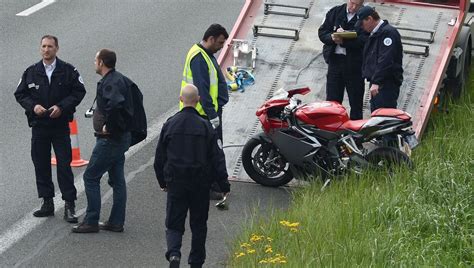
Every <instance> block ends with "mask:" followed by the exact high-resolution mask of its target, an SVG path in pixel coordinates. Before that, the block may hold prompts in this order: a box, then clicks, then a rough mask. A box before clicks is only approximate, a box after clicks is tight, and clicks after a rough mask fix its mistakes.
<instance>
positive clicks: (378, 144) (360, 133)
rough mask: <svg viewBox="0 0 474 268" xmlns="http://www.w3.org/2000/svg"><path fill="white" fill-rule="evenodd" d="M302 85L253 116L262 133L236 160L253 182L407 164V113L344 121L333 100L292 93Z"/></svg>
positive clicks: (410, 135)
mask: <svg viewBox="0 0 474 268" xmlns="http://www.w3.org/2000/svg"><path fill="white" fill-rule="evenodd" d="M310 91H311V90H310V89H309V88H307V87H305V88H297V89H292V90H289V91H280V94H278V95H276V96H275V97H273V98H272V99H270V100H268V101H266V102H265V103H264V104H263V105H262V106H261V107H260V108H259V109H258V110H257V113H256V115H257V116H258V119H259V120H260V123H261V124H262V128H263V132H261V133H258V134H256V135H254V136H253V137H252V138H251V139H250V140H249V141H248V142H247V143H246V144H245V146H244V148H243V150H242V164H243V166H244V169H245V171H246V172H247V174H248V175H249V176H250V177H251V178H252V179H253V180H254V181H255V182H257V183H259V184H262V185H265V186H273V187H278V186H281V185H285V184H287V183H288V182H290V181H291V180H292V179H293V178H294V177H308V176H315V175H316V176H320V177H322V178H323V180H325V181H327V178H329V177H328V176H334V175H340V174H343V173H345V172H347V171H349V170H353V171H356V172H361V171H362V169H363V168H370V167H372V168H388V169H391V168H393V167H394V166H397V165H407V166H411V165H412V163H411V160H410V157H409V155H410V153H411V150H412V149H413V148H415V147H416V146H417V144H418V141H417V139H416V136H415V132H414V131H413V130H412V121H411V116H410V114H408V113H406V112H404V111H401V110H398V109H389V108H382V109H378V110H376V111H374V112H373V113H372V115H371V118H370V119H364V120H349V117H348V115H347V112H346V109H345V108H344V107H343V106H342V105H341V104H339V103H337V102H331V101H321V102H313V103H309V104H301V100H299V99H297V98H296V97H295V96H294V95H297V94H301V95H306V94H308V93H309V92H310Z"/></svg>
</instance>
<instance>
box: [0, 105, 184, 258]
mask: <svg viewBox="0 0 474 268" xmlns="http://www.w3.org/2000/svg"><path fill="white" fill-rule="evenodd" d="M176 112H177V110H176V109H171V110H169V111H167V112H166V113H164V114H162V115H161V116H160V118H157V119H155V120H153V122H152V124H151V126H150V127H149V128H148V137H147V138H146V139H145V140H144V141H142V142H140V143H139V144H137V145H135V146H133V147H131V148H130V149H129V150H128V151H127V152H126V153H125V158H126V159H128V158H130V157H131V156H133V155H134V154H135V153H137V152H138V151H139V150H140V149H142V148H143V147H145V146H146V145H147V144H149V143H150V142H151V141H152V140H154V139H155V138H156V137H158V135H160V132H161V127H162V126H163V124H164V123H165V122H166V120H167V119H168V117H170V116H171V115H173V114H174V113H176ZM150 161H151V160H150ZM149 165H150V163H146V164H145V165H144V166H142V167H139V168H138V170H137V171H136V172H140V171H141V169H143V168H144V167H146V166H149ZM132 173H133V172H132ZM83 174H84V172H81V173H80V174H79V175H77V176H76V177H75V179H74V180H75V181H76V183H75V186H76V189H77V195H78V196H79V195H80V194H82V193H83V192H84V183H83V182H82V175H83ZM79 178H80V179H79ZM134 178H135V176H131V177H129V178H127V183H128V182H130V181H132V179H134ZM111 196H112V191H109V192H107V193H106V194H105V195H104V198H102V203H104V202H105V201H107V199H109V198H110V197H111ZM54 203H55V204H56V205H55V210H54V212H55V214H57V213H58V212H59V211H60V210H62V209H63V208H64V202H63V200H62V199H61V192H59V191H58V192H56V197H55V198H54ZM37 209H38V208H35V209H34V210H32V211H30V212H28V213H27V214H26V215H25V216H23V218H21V219H20V220H18V221H17V222H16V223H14V224H13V225H12V226H11V227H10V228H8V229H7V230H6V231H5V232H3V233H2V234H1V235H0V255H2V254H3V253H4V252H5V251H7V250H8V249H9V248H11V247H12V246H13V245H15V244H16V243H17V242H18V241H20V240H21V239H23V238H24V237H25V236H27V235H28V234H29V233H30V232H31V231H33V230H34V229H35V228H36V227H38V226H39V225H41V224H42V223H43V222H45V221H46V218H35V217H34V216H33V212H34V211H36V210H37ZM84 211H85V209H81V210H79V211H78V212H80V213H81V214H82V213H84ZM78 214H79V213H78Z"/></svg>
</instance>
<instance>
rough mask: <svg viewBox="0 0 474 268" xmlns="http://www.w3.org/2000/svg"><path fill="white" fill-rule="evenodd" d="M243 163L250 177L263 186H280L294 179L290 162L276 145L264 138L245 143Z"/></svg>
mask: <svg viewBox="0 0 474 268" xmlns="http://www.w3.org/2000/svg"><path fill="white" fill-rule="evenodd" d="M272 154H273V155H272ZM270 156H271V158H272V159H273V160H272V159H269V158H270ZM270 160H271V161H270ZM268 161H270V163H268ZM242 164H243V166H244V169H245V172H247V174H248V175H249V176H250V178H251V179H252V180H254V181H255V182H257V183H258V184H261V185H263V186H270V187H279V186H282V185H285V184H287V183H288V182H290V181H291V180H292V179H293V174H292V173H291V170H290V164H289V163H288V162H287V161H286V160H285V159H284V157H283V156H282V155H280V153H279V152H278V150H277V148H276V147H275V146H273V145H272V144H270V143H267V142H264V141H262V140H257V139H253V138H252V139H250V140H249V141H248V142H247V143H246V144H245V146H244V148H243V149H242Z"/></svg>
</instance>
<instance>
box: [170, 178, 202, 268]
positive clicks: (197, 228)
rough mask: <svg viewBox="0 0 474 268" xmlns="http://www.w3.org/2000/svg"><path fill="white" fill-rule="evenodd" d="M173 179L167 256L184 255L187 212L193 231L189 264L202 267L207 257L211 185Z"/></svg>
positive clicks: (171, 183)
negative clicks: (183, 240) (182, 249)
mask: <svg viewBox="0 0 474 268" xmlns="http://www.w3.org/2000/svg"><path fill="white" fill-rule="evenodd" d="M198 183H199V182H197V183H194V184H193V183H183V182H169V183H168V184H167V186H168V187H167V188H168V196H167V201H166V242H167V244H168V251H167V252H166V258H167V259H168V260H169V258H170V257H171V256H179V257H181V244H182V239H183V234H184V225H185V221H186V215H187V213H188V210H189V225H190V227H191V232H192V240H191V252H190V254H189V258H188V263H189V264H191V265H195V266H200V265H202V264H203V263H204V260H205V259H206V236H207V218H208V213H209V185H202V184H201V185H199V184H198Z"/></svg>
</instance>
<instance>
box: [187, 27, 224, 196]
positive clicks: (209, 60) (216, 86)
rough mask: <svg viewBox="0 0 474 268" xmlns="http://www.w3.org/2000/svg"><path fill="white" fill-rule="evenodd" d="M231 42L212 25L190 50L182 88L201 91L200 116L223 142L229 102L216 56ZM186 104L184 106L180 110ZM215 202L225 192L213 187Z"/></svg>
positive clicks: (221, 30)
mask: <svg viewBox="0 0 474 268" xmlns="http://www.w3.org/2000/svg"><path fill="white" fill-rule="evenodd" d="M227 38H229V34H228V33H227V31H226V29H225V28H224V27H222V26H221V25H220V24H212V25H211V26H209V28H208V29H207V30H206V32H205V33H204V36H203V38H202V41H201V42H200V43H199V44H194V45H193V46H192V47H191V49H189V51H188V54H187V56H186V62H185V64H184V70H183V80H182V82H181V88H183V87H184V86H185V85H187V84H193V85H195V86H196V87H197V88H198V90H199V96H200V101H199V103H198V104H197V106H196V110H197V111H198V113H199V114H200V115H201V116H203V117H204V118H206V119H208V120H209V121H210V122H211V124H212V126H213V127H214V128H215V129H216V131H217V135H218V137H219V139H220V140H221V141H222V140H223V139H222V108H223V106H224V105H225V104H226V103H227V102H228V101H229V93H228V91H227V83H226V80H225V78H224V75H223V74H222V71H221V68H220V66H219V64H218V63H217V60H216V58H215V57H214V53H217V52H218V51H219V50H221V49H222V47H223V46H224V43H225V41H226V40H227ZM182 108H183V103H182V102H180V109H182ZM212 190H213V191H211V199H220V198H222V194H220V193H219V192H222V191H221V189H219V187H218V186H217V185H216V184H213V185H212Z"/></svg>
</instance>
